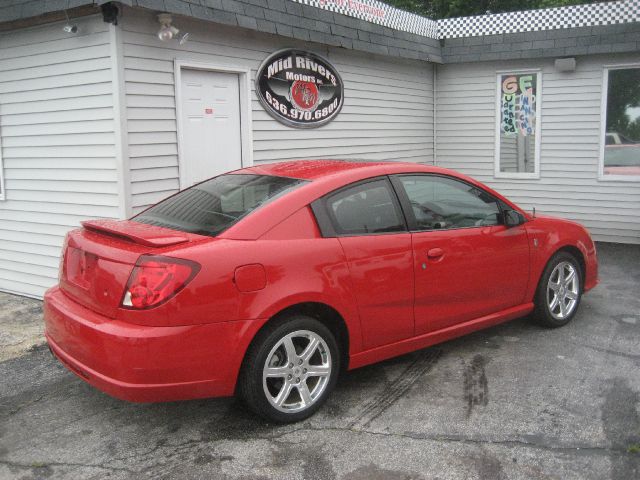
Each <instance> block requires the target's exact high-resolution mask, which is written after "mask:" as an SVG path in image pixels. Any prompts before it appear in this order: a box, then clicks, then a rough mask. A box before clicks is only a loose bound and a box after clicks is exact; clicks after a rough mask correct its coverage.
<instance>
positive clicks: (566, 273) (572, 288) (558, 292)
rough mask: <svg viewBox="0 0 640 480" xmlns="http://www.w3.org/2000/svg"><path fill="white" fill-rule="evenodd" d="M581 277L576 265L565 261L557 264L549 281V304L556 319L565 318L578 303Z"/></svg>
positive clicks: (550, 311) (550, 310)
mask: <svg viewBox="0 0 640 480" xmlns="http://www.w3.org/2000/svg"><path fill="white" fill-rule="evenodd" d="M579 292H580V278H579V275H578V271H577V269H576V267H575V266H574V265H573V264H571V263H570V262H567V261H563V262H560V263H558V265H556V266H555V268H554V269H553V271H552V272H551V275H550V276H549V282H548V283H547V306H548V307H549V313H551V316H552V317H553V318H555V319H556V320H564V319H565V318H567V317H568V316H569V315H571V314H572V313H573V311H574V310H575V308H576V306H577V305H578V297H579Z"/></svg>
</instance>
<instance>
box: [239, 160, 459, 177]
mask: <svg viewBox="0 0 640 480" xmlns="http://www.w3.org/2000/svg"><path fill="white" fill-rule="evenodd" d="M390 166H392V167H394V168H393V170H395V171H396V172H395V173H401V172H404V171H406V172H411V171H414V172H415V171H421V172H433V173H445V172H446V173H448V174H451V173H452V172H450V171H447V170H444V169H441V168H438V167H433V166H430V165H429V166H428V165H424V164H420V163H411V162H380V161H367V160H347V159H345V160H336V159H318V160H293V161H287V162H278V163H265V164H261V165H258V166H255V167H249V168H244V169H242V170H237V171H236V172H235V173H254V174H259V175H274V176H279V177H292V178H299V179H302V180H310V181H315V180H318V179H327V177H334V176H341V174H348V175H347V176H349V177H352V178H353V177H354V176H355V177H357V176H360V175H361V176H362V178H367V177H370V176H375V175H376V174H380V175H384V174H385V173H390V172H389V167H390Z"/></svg>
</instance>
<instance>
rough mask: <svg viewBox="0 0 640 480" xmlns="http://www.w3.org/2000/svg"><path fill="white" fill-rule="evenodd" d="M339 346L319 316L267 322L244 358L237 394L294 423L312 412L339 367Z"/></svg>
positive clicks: (252, 406)
mask: <svg viewBox="0 0 640 480" xmlns="http://www.w3.org/2000/svg"><path fill="white" fill-rule="evenodd" d="M339 363H340V357H339V354H338V346H337V343H336V340H335V338H334V336H333V334H332V333H331V331H330V330H329V329H328V328H327V327H326V326H325V325H323V324H322V323H321V322H319V321H318V320H316V319H314V318H311V317H307V316H302V315H299V316H293V317H289V318H287V319H285V320H283V321H280V322H277V323H275V324H274V325H273V326H268V327H267V328H266V329H265V330H264V331H262V332H261V333H260V334H259V335H258V337H257V338H256V340H255V341H254V342H253V344H252V345H251V347H250V348H249V351H248V352H247V356H246V358H245V361H244V364H243V369H242V372H241V375H240V379H239V383H238V394H239V396H240V397H241V398H242V400H243V401H244V402H245V403H246V404H247V406H248V407H249V408H250V409H251V410H252V411H254V412H255V413H257V414H258V415H260V416H262V417H265V418H267V419H269V420H274V421H277V422H296V421H299V420H302V419H305V418H307V417H309V416H311V415H313V414H314V413H315V412H316V411H317V410H318V409H319V408H320V407H321V405H322V404H323V403H324V401H325V400H326V398H327V397H328V395H329V393H330V392H331V390H332V389H333V387H334V385H335V382H336V379H337V376H338V372H339V370H340V364H339Z"/></svg>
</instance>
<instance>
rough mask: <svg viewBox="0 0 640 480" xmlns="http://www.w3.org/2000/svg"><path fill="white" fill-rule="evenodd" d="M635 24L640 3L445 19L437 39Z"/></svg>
mask: <svg viewBox="0 0 640 480" xmlns="http://www.w3.org/2000/svg"><path fill="white" fill-rule="evenodd" d="M637 21H640V0H625V1H622V2H607V3H592V4H587V5H573V6H570V7H558V8H545V9H541V10H525V11H521V12H509V13H498V14H495V15H478V16H475V17H459V18H446V19H443V20H439V21H438V37H439V38H456V37H474V36H479V35H496V34H500V33H518V32H535V31H539V30H555V29H560V28H575V27H590V26H594V25H614V24H618V23H628V22H637Z"/></svg>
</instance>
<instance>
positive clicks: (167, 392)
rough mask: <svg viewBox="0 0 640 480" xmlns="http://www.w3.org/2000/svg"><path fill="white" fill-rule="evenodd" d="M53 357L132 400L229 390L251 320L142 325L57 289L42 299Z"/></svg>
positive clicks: (256, 325)
mask: <svg viewBox="0 0 640 480" xmlns="http://www.w3.org/2000/svg"><path fill="white" fill-rule="evenodd" d="M44 319H45V334H46V338H47V341H48V343H49V346H50V347H51V350H52V352H53V353H54V355H55V356H56V357H57V358H58V359H59V360H60V361H61V362H62V363H63V364H64V365H65V366H66V367H67V368H68V369H69V370H71V371H72V372H73V373H75V374H76V375H78V376H79V377H80V378H82V379H83V380H85V381H86V382H88V383H90V384H91V385H93V386H94V387H96V388H98V389H100V390H102V391H103V392H105V393H107V394H109V395H111V396H114V397H116V398H120V399H123V400H128V401H133V402H159V401H173V400H187V399H194V398H206V397H219V396H229V395H233V392H234V389H235V384H236V379H237V375H238V371H239V369H240V364H241V362H242V358H243V356H244V352H245V350H246V348H247V346H248V344H249V341H250V339H251V338H253V334H254V333H255V330H257V328H259V325H260V324H261V323H262V322H260V321H258V320H246V321H235V322H220V323H211V324H203V325H188V326H172V327H148V326H140V325H133V324H128V323H125V322H120V321H118V320H112V319H109V318H107V317H104V316H102V315H99V314H97V313H95V312H93V311H91V310H89V309H87V308H85V307H83V306H81V305H79V304H77V303H76V302H74V301H73V300H71V299H70V298H68V297H67V296H66V295H65V294H64V293H62V291H60V289H59V288H58V287H54V288H51V289H50V290H48V291H47V293H46V294H45V299H44Z"/></svg>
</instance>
